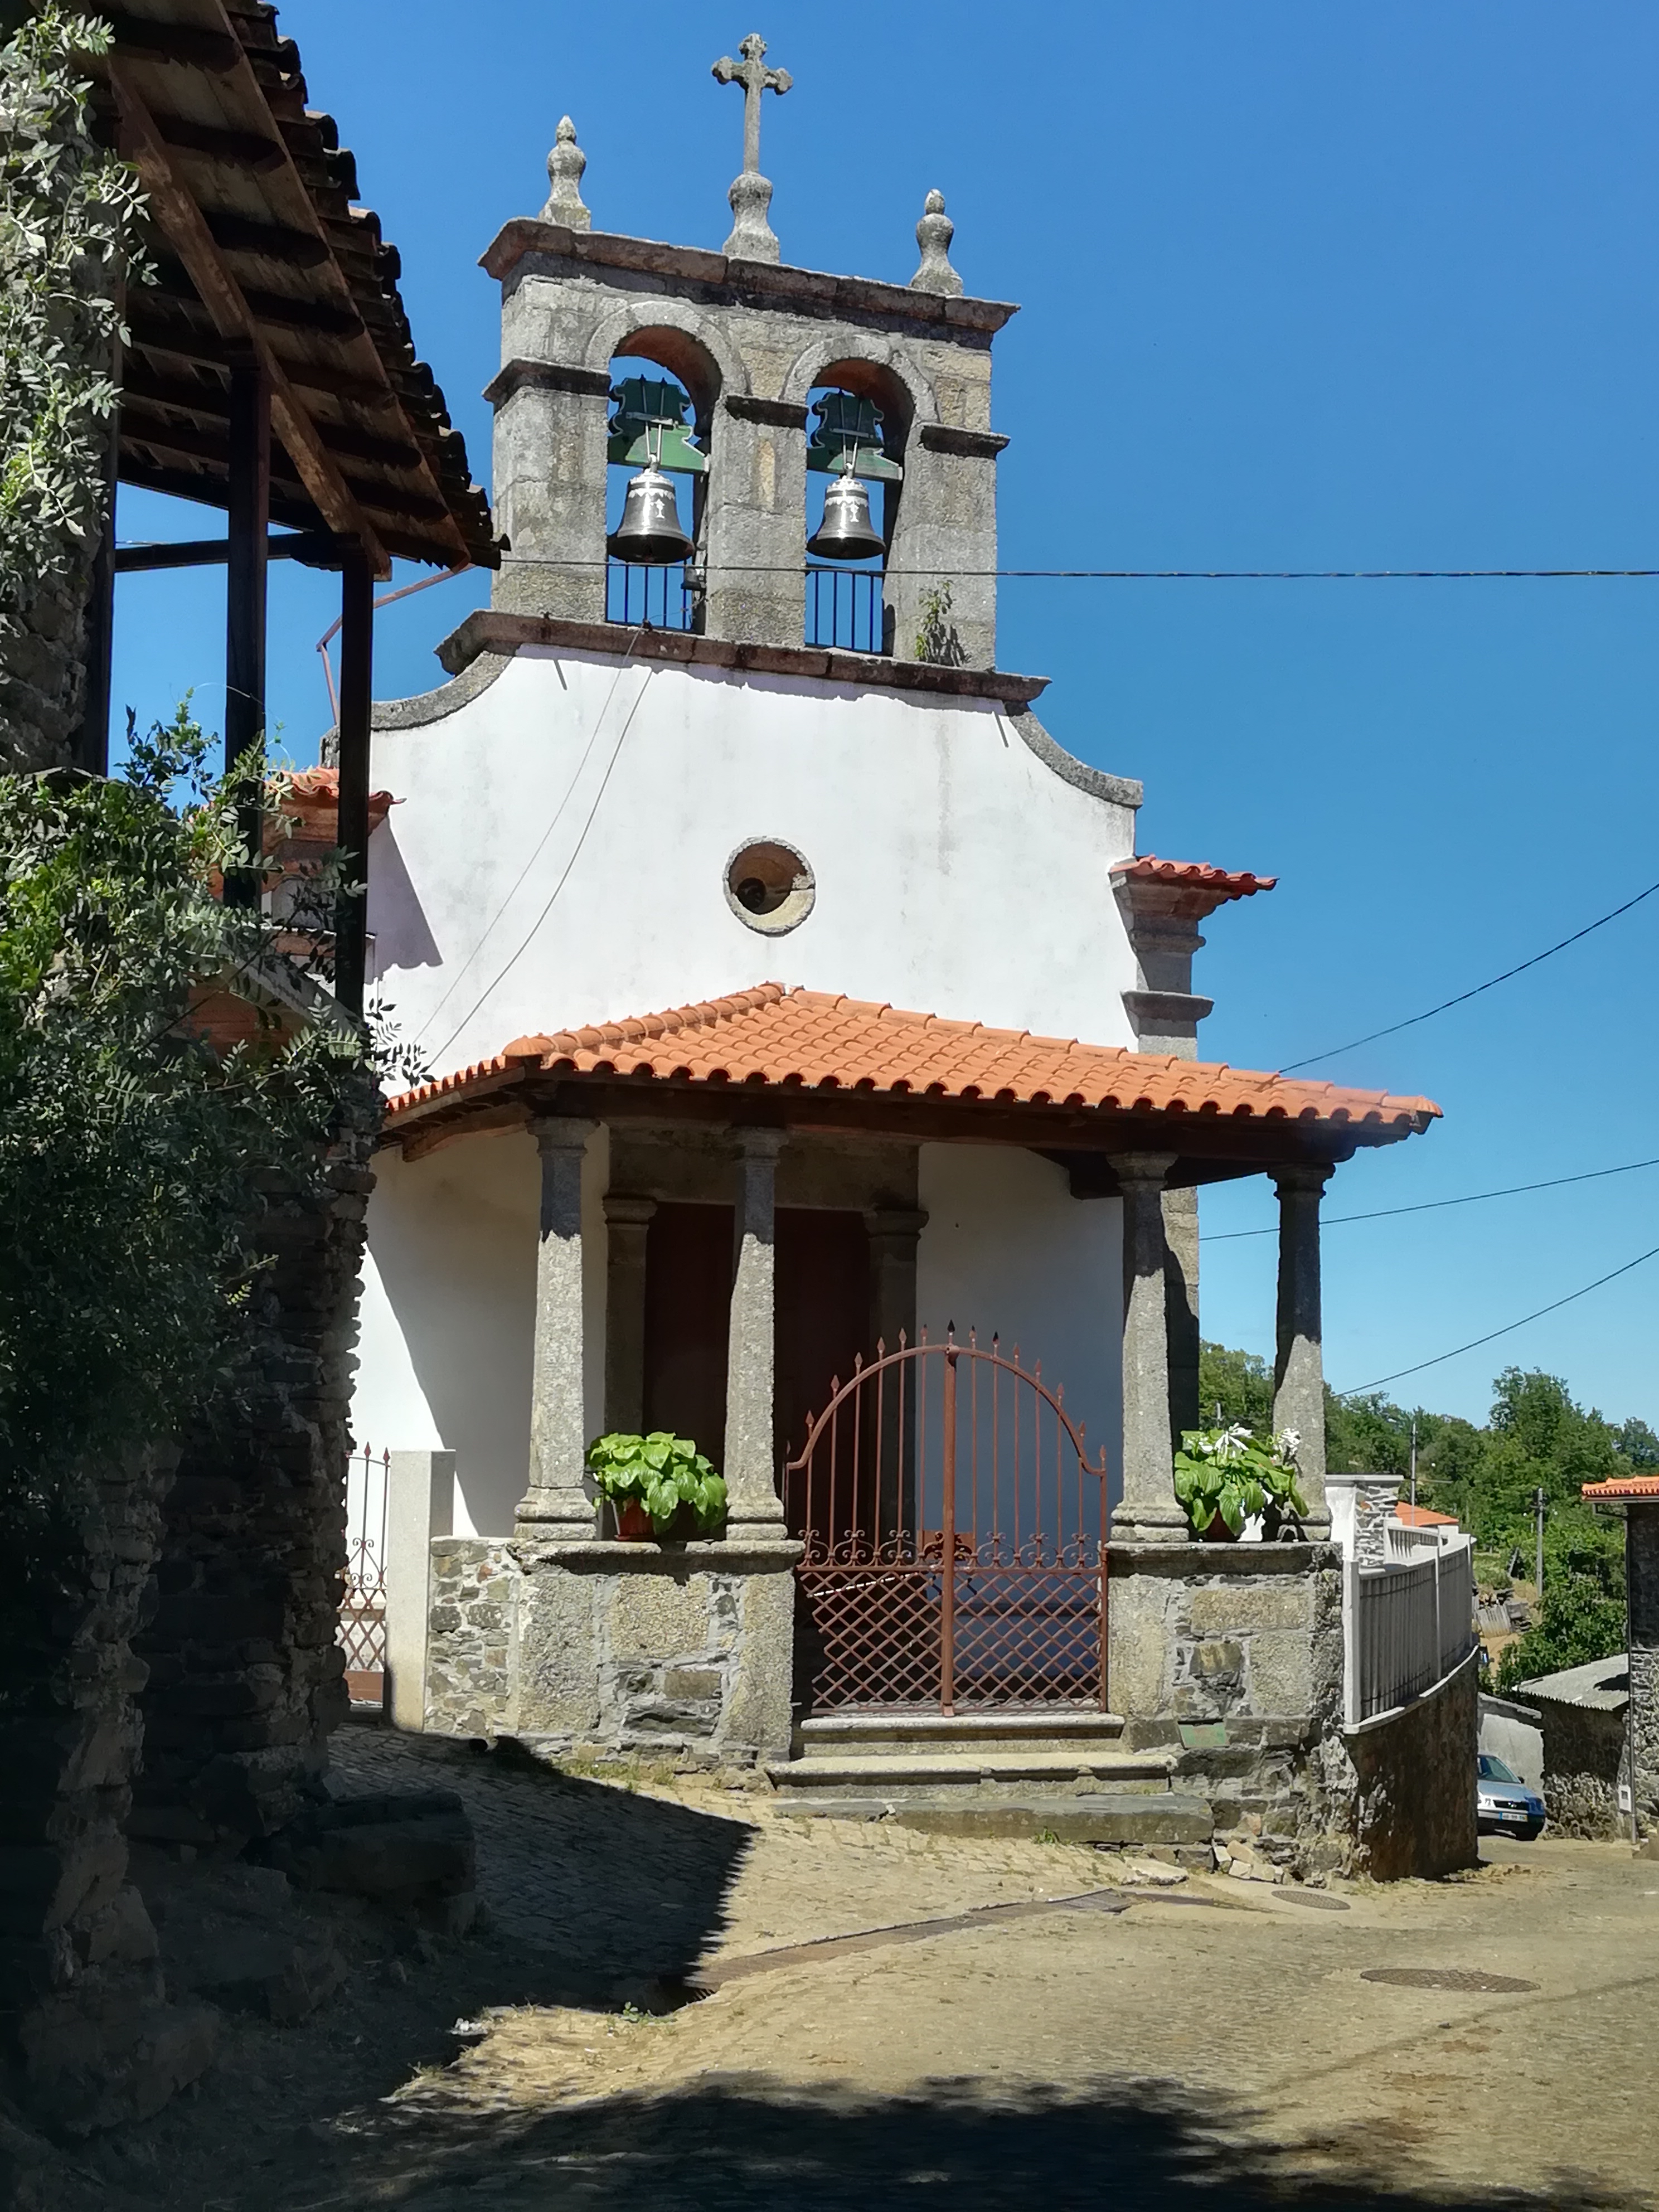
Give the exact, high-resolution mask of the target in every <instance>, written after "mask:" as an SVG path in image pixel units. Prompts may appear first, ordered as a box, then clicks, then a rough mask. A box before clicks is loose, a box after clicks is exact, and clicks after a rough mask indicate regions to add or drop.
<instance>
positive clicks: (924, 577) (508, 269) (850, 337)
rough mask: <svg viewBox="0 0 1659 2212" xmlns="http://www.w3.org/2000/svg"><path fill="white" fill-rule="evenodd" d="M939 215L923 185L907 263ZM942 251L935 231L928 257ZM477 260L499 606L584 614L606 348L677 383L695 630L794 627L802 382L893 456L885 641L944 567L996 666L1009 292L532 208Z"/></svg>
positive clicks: (904, 633)
mask: <svg viewBox="0 0 1659 2212" xmlns="http://www.w3.org/2000/svg"><path fill="white" fill-rule="evenodd" d="M938 198H939V195H938V194H937V193H934V194H931V195H930V199H938ZM940 223H943V224H944V225H945V228H946V230H947V231H948V229H949V221H948V218H947V217H946V216H945V214H944V210H943V202H942V201H941V202H940V204H939V209H938V210H931V211H930V212H929V213H928V214H927V215H925V216H923V219H922V223H921V226H919V228H920V229H921V231H922V232H923V233H925V234H926V235H925V236H924V238H923V255H924V265H923V269H921V270H918V272H917V275H918V277H919V278H920V277H921V276H922V275H923V274H924V273H925V271H926V270H927V265H928V256H929V251H930V248H929V243H928V240H929V239H932V238H933V226H936V225H938V224H940ZM942 251H943V249H942V248H941V247H940V246H939V244H938V241H937V239H933V246H932V254H933V260H934V261H935V262H937V260H938V259H939V257H940V256H941V254H942ZM483 266H484V268H485V269H487V270H489V274H490V275H491V276H495V277H497V278H498V279H499V280H500V282H501V364H502V365H501V372H500V374H498V375H497V376H496V377H495V380H494V381H493V382H492V383H491V384H490V385H489V387H488V392H487V396H488V397H489V399H490V400H491V401H492V402H493V404H494V405H495V499H496V520H497V524H498V526H499V527H500V529H501V532H503V533H504V535H505V537H506V538H507V541H508V548H509V550H508V552H507V557H506V559H505V560H504V562H503V565H502V568H501V571H500V573H499V574H498V576H497V578H496V580H495V600H494V604H495V605H496V606H497V607H500V608H502V609H505V610H507V611H512V612H516V613H525V614H538V615H550V616H554V617H562V618H564V619H566V620H572V621H577V622H594V623H597V622H599V621H601V620H603V618H604V614H605V465H606V443H607V434H608V429H609V408H610V398H611V384H612V378H611V362H612V360H613V359H614V358H616V357H617V356H630V357H631V356H638V357H642V358H644V359H647V360H650V361H654V362H659V364H660V365H661V366H662V367H663V368H665V369H666V370H667V371H668V372H669V373H670V374H671V375H673V376H675V377H678V379H679V380H680V381H681V383H682V384H683V385H684V387H685V389H686V392H688V393H689V394H690V399H691V404H692V410H693V414H694V416H695V422H696V435H697V438H698V441H699V443H700V445H701V447H702V451H703V452H704V453H706V454H707V456H708V471H707V475H706V477H705V478H703V479H702V480H701V482H702V484H703V485H704V486H705V487H706V489H704V490H703V492H702V508H701V513H700V514H699V517H698V526H697V528H696V533H695V535H696V556H694V562H693V566H694V568H701V570H702V574H704V575H705V577H706V595H705V603H704V617H703V624H702V627H703V633H704V635H707V636H708V637H710V638H724V639H737V640H742V641H747V642H750V643H755V644H761V645H773V646H783V647H790V646H794V647H799V645H800V643H801V641H802V632H803V625H804V622H805V589H806V580H805V573H804V562H803V555H802V546H803V543H804V539H805V515H806V465H807V446H808V438H809V430H810V418H809V411H808V407H807V398H808V394H809V393H810V392H812V391H813V390H814V389H816V388H817V387H819V386H823V385H826V384H832V385H835V386H839V387H840V388H842V389H843V390H845V391H847V392H852V393H854V394H855V395H857V396H859V397H861V398H866V399H868V400H869V401H871V402H872V404H874V405H875V406H876V407H877V408H878V409H879V410H880V411H881V415H882V421H883V433H884V437H883V451H884V455H885V456H886V458H888V459H890V460H891V461H893V462H896V464H897V465H898V466H899V467H900V468H901V469H902V489H901V490H900V495H899V498H898V502H897V515H896V522H895V525H894V528H893V532H892V537H891V542H890V546H889V549H888V559H887V566H888V570H889V574H888V577H887V580H886V589H885V598H886V607H887V612H888V623H887V628H888V632H889V638H890V642H889V645H888V650H889V651H890V653H893V654H894V655H895V656H896V657H897V658H898V659H910V658H912V657H914V650H915V638H916V635H917V633H918V631H919V629H921V623H922V621H923V601H924V599H926V598H927V595H928V593H929V592H930V591H931V590H932V589H933V586H934V583H935V581H936V580H937V579H939V577H942V576H949V577H950V578H951V584H952V599H953V604H952V609H951V622H952V624H953V626H954V628H955V630H956V632H957V644H958V647H959V650H960V653H961V658H962V663H963V665H965V666H966V667H969V668H974V669H988V668H992V667H994V665H995V662H996V585H995V579H994V574H992V572H993V571H994V569H995V568H996V565H997V562H996V553H997V534H996V463H997V456H998V454H999V453H1000V452H1001V451H1002V449H1003V447H1005V446H1006V444H1007V442H1008V441H1007V440H1006V438H1004V437H1001V436H1000V435H998V434H997V433H995V432H994V430H993V429H992V428H991V342H992V340H993V339H994V337H995V335H996V333H997V332H998V331H1000V329H1001V328H1002V326H1003V325H1004V324H1005V323H1006V321H1007V320H1008V319H1009V317H1010V316H1011V315H1012V314H1013V313H1016V312H1017V311H1016V309H1015V308H1013V307H1011V306H1008V305H1006V304H1005V303H1003V302H1001V301H994V300H973V299H968V298H966V297H960V296H954V295H951V294H949V293H945V292H940V291H934V290H931V289H921V288H920V286H919V285H916V286H905V285H901V284H886V283H878V282H876V281H875V280H873V279H872V278H869V277H863V276H825V275H823V274H821V273H820V272H819V271H817V270H810V269H795V268H791V267H789V266H787V264H778V263H768V262H764V261H756V260H749V259H742V258H735V257H732V256H731V255H729V254H726V253H709V252H702V251H700V250H698V249H697V248H695V247H691V246H665V245H659V244H657V243H656V242H654V241H653V240H647V239H638V238H624V237H620V236H617V235H615V234H611V233H608V232H604V231H595V230H581V229H578V228H573V227H571V225H569V224H568V223H567V222H548V221H546V220H544V219H541V220H528V219H524V218H520V219H518V220H515V221H513V222H509V223H507V225H506V227H505V228H503V229H502V230H501V233H500V234H499V235H498V236H497V238H496V239H495V241H494V243H493V244H492V245H491V246H490V247H489V251H488V252H487V253H486V254H485V255H484V256H483ZM946 266H947V268H948V264H946ZM932 281H937V279H935V278H933V277H931V276H930V282H932ZM929 572H931V573H929Z"/></svg>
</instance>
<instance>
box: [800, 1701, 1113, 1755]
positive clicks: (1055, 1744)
mask: <svg viewBox="0 0 1659 2212" xmlns="http://www.w3.org/2000/svg"><path fill="white" fill-rule="evenodd" d="M1122 1733H1123V1719H1122V1716H1121V1714H1118V1713H1103V1712H1098V1711H1094V1712H1091V1711H1086V1710H1079V1711H1076V1712H1066V1711H1058V1712H1056V1711H1043V1712H1040V1713H1008V1712H1003V1713H998V1712H990V1713H939V1712H933V1713H926V1712H923V1713H820V1714H817V1715H816V1716H815V1717H813V1718H812V1719H811V1720H807V1721H802V1722H801V1723H799V1726H798V1727H797V1728H796V1730H795V1755H796V1757H797V1758H798V1759H817V1758H819V1757H822V1756H823V1755H824V1754H825V1753H829V1755H831V1756H842V1755H844V1754H846V1753H860V1754H864V1755H867V1756H889V1755H892V1754H901V1755H902V1754H908V1753H910V1752H911V1751H913V1750H915V1749H917V1748H919V1747H922V1746H927V1747H933V1748H937V1749H945V1748H952V1747H957V1746H959V1745H963V1746H966V1745H977V1746H983V1747H987V1748H989V1747H993V1746H995V1745H1001V1746H1003V1747H1006V1748H1007V1749H1010V1750H1012V1749H1018V1748H1027V1747H1049V1748H1054V1749H1060V1748H1061V1747H1064V1746H1066V1745H1069V1744H1073V1743H1076V1744H1079V1745H1083V1746H1085V1747H1090V1748H1093V1747H1096V1746H1098V1745H1100V1744H1104V1743H1115V1742H1116V1741H1117V1740H1118V1738H1119V1737H1120V1736H1121V1735H1122Z"/></svg>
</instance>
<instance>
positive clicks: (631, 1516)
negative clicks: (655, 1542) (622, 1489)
mask: <svg viewBox="0 0 1659 2212" xmlns="http://www.w3.org/2000/svg"><path fill="white" fill-rule="evenodd" d="M656 1533H657V1531H656V1528H655V1526H654V1525H653V1522H652V1519H651V1516H650V1515H649V1514H648V1513H647V1511H646V1510H645V1508H644V1506H643V1505H641V1503H640V1501H639V1499H638V1498H623V1500H622V1502H621V1504H619V1505H618V1506H617V1537H618V1538H619V1540H620V1541H622V1542H623V1543H624V1544H648V1543H649V1542H650V1541H651V1540H652V1538H653V1536H654V1535H655V1534H656Z"/></svg>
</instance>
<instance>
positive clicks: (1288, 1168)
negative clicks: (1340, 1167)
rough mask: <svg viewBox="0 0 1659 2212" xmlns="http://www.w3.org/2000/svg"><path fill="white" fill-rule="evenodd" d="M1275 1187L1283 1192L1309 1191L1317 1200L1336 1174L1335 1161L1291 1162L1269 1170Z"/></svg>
mask: <svg viewBox="0 0 1659 2212" xmlns="http://www.w3.org/2000/svg"><path fill="white" fill-rule="evenodd" d="M1267 1173H1268V1174H1269V1175H1270V1176H1272V1177H1273V1183H1274V1185H1275V1187H1276V1188H1278V1189H1279V1191H1280V1192H1281V1193H1285V1192H1288V1191H1307V1192H1310V1193H1311V1194H1312V1195H1313V1196H1314V1197H1315V1198H1317V1197H1319V1196H1320V1195H1321V1194H1322V1192H1323V1190H1324V1188H1325V1186H1326V1184H1327V1183H1328V1182H1329V1181H1330V1179H1331V1177H1332V1176H1334V1174H1335V1173H1336V1163H1335V1161H1334V1160H1291V1161H1288V1162H1287V1163H1286V1164H1285V1166H1283V1167H1278V1168H1269V1169H1268V1170H1267Z"/></svg>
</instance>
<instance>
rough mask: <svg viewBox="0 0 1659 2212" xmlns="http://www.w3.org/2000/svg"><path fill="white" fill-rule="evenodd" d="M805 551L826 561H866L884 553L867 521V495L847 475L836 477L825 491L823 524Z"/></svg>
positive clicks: (876, 534) (869, 522)
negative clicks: (875, 554)
mask: <svg viewBox="0 0 1659 2212" xmlns="http://www.w3.org/2000/svg"><path fill="white" fill-rule="evenodd" d="M806 550H807V551H808V552H809V553H816V554H817V556H819V558H820V559H822V560H825V561H866V560H868V559H869V557H870V556H871V555H872V553H884V552H885V551H886V550H887V548H886V546H885V545H884V544H883V543H882V538H881V532H879V531H878V529H876V527H875V526H874V525H873V524H872V521H871V520H870V495H869V493H868V491H867V490H866V489H865V487H864V486H863V485H862V484H861V483H860V482H859V480H858V478H857V477H855V476H854V475H852V474H851V473H850V472H849V473H848V474H847V475H845V476H839V477H836V480H835V482H834V483H832V484H830V485H829V488H828V489H827V490H826V491H825V493H824V495H823V521H822V522H821V523H820V524H819V525H818V526H817V529H816V530H815V531H814V532H813V533H812V535H811V537H810V538H808V539H807V541H806Z"/></svg>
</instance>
